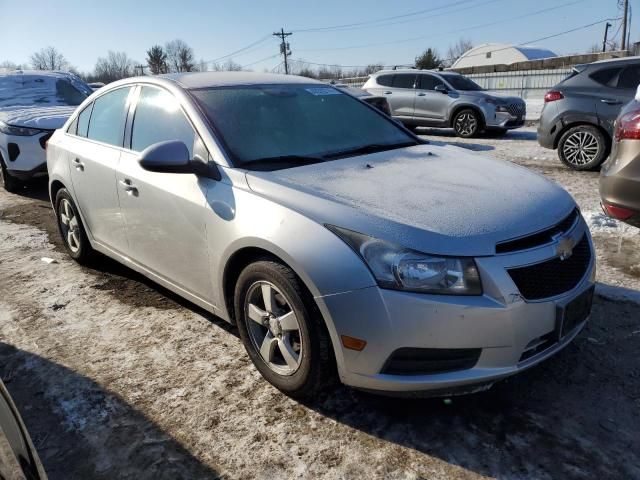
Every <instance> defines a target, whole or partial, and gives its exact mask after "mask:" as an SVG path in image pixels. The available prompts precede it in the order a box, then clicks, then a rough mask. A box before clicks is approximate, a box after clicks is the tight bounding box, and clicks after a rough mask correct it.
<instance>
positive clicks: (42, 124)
mask: <svg viewBox="0 0 640 480" xmlns="http://www.w3.org/2000/svg"><path fill="white" fill-rule="evenodd" d="M92 92H93V90H91V88H90V87H89V86H88V85H87V84H86V83H84V82H83V81H82V80H80V79H79V78H78V77H77V76H75V75H73V74H71V73H64V72H46V71H22V70H18V71H15V72H10V73H3V74H0V166H1V167H2V168H1V169H0V182H1V183H2V184H3V186H4V188H5V189H6V190H8V191H9V192H17V191H19V190H20V189H21V188H22V186H23V184H24V181H26V180H29V179H31V178H33V177H37V176H43V175H46V174H47V160H46V156H45V147H46V142H47V140H48V139H49V137H50V136H51V135H52V134H53V131H54V130H55V129H56V128H60V127H61V126H62V125H63V124H64V122H65V121H66V120H67V118H69V116H70V115H71V114H72V113H73V111H74V110H75V108H76V106H78V105H80V104H81V103H82V101H83V100H84V99H85V98H87V96H89V95H90V94H91V93H92Z"/></svg>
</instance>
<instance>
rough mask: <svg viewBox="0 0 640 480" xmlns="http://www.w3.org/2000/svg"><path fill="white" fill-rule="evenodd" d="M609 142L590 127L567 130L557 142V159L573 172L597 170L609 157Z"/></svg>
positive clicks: (598, 131) (582, 126)
mask: <svg viewBox="0 0 640 480" xmlns="http://www.w3.org/2000/svg"><path fill="white" fill-rule="evenodd" d="M609 148H610V146H609V140H608V139H607V137H605V135H604V134H603V133H602V132H601V131H600V130H599V129H598V128H596V127H594V126H592V125H578V126H576V127H572V128H570V129H568V130H567V131H566V132H564V133H563V134H562V136H561V137H560V140H559V141H558V158H560V161H561V162H562V163H564V164H565V165H566V166H567V167H569V168H571V169H573V170H593V169H596V168H598V167H599V166H600V165H601V164H602V162H604V160H605V159H606V158H607V156H608V155H609Z"/></svg>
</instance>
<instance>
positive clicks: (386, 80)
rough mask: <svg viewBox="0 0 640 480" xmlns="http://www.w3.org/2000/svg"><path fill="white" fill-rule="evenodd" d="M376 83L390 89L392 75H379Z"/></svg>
mask: <svg viewBox="0 0 640 480" xmlns="http://www.w3.org/2000/svg"><path fill="white" fill-rule="evenodd" d="M376 82H377V83H378V85H382V86H383V87H390V86H391V84H392V83H393V75H380V76H379V77H378V79H377V80H376Z"/></svg>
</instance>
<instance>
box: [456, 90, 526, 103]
mask: <svg viewBox="0 0 640 480" xmlns="http://www.w3.org/2000/svg"><path fill="white" fill-rule="evenodd" d="M458 92H459V93H460V95H464V96H466V97H471V98H477V99H480V98H493V99H495V100H499V101H501V102H503V103H504V104H508V103H525V102H524V100H522V99H521V98H520V97H513V96H507V95H500V94H498V93H492V92H491V93H490V92H483V91H474V90H465V91H460V90H459V91H458Z"/></svg>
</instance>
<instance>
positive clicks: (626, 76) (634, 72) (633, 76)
mask: <svg viewBox="0 0 640 480" xmlns="http://www.w3.org/2000/svg"><path fill="white" fill-rule="evenodd" d="M639 84H640V65H633V66H631V67H627V68H625V69H624V70H623V71H622V73H621V74H620V78H619V79H618V88H624V89H634V90H635V89H636V88H638V85H639Z"/></svg>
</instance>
